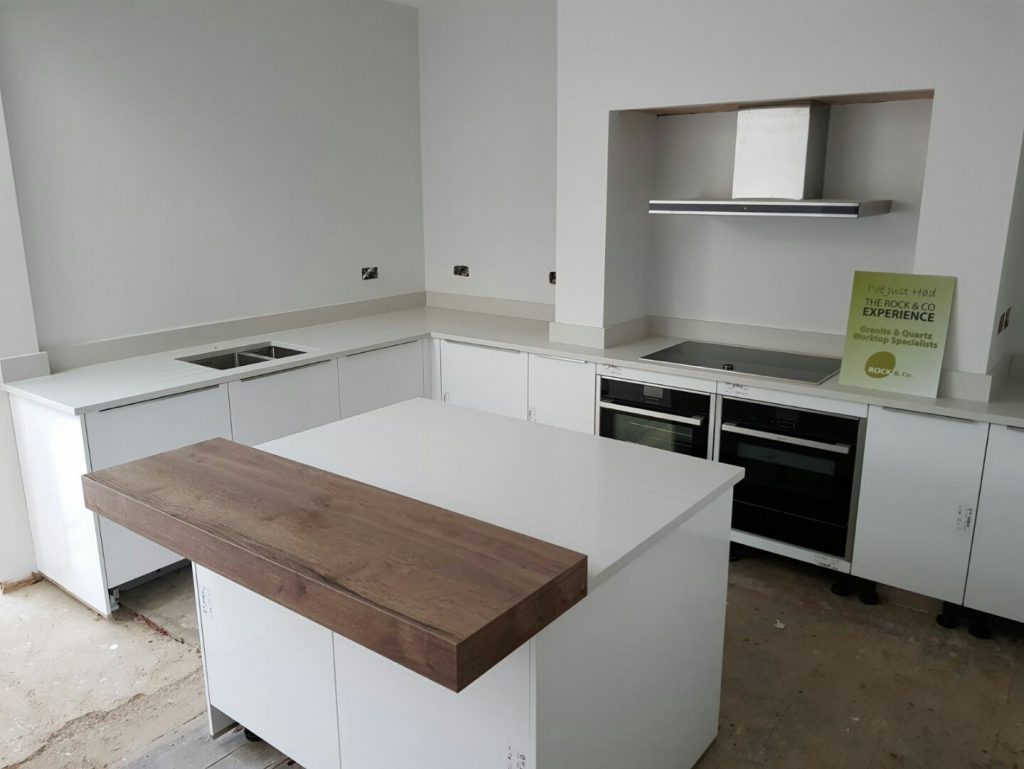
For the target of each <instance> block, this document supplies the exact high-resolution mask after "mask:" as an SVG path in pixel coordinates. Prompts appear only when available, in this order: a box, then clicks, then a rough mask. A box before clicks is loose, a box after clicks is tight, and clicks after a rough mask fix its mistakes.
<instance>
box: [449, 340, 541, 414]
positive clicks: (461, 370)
mask: <svg viewBox="0 0 1024 769" xmlns="http://www.w3.org/2000/svg"><path fill="white" fill-rule="evenodd" d="M526 361H527V355H526V353H522V352H520V351H519V350H508V349H505V348H502V347H484V346H482V345H475V344H465V343H463V342H452V341H449V340H445V341H444V342H443V343H442V344H441V389H442V391H443V395H442V398H441V400H443V401H444V402H445V403H451V404H454V405H456V406H465V407H467V408H471V409H479V410H480V411H490V412H492V413H495V414H504V415H505V416H509V417H516V418H518V419H526V405H527V395H526V389H527V385H526V369H527V362H526Z"/></svg>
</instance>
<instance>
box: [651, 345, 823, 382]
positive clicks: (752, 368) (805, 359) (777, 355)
mask: <svg viewBox="0 0 1024 769" xmlns="http://www.w3.org/2000/svg"><path fill="white" fill-rule="evenodd" d="M641 360H652V361H658V362H660V363H675V364H678V365H680V366H695V367H697V368H703V369H718V370H722V371H734V372H736V373H737V374H746V375H748V376H759V377H770V378H772V379H789V380H791V381H795V382H808V383H810V384H821V383H822V382H824V381H826V380H827V379H830V378H831V377H833V376H835V375H836V374H837V373H838V372H839V366H840V364H841V363H842V361H840V359H839V358H825V357H821V356H818V355H799V354H797V353H792V352H776V351H775V350H760V349H756V348H753V347H735V346H733V345H728V344H708V343H706V342H680V343H679V344H674V345H672V346H671V347H666V348H665V349H664V350H658V351H657V352H652V353H651V354H650V355H644V356H642V357H641Z"/></svg>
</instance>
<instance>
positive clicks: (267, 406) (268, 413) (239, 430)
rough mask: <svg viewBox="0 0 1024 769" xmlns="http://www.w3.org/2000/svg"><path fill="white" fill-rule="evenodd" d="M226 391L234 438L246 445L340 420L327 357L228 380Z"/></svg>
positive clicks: (335, 371) (333, 364) (333, 376)
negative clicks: (290, 367)
mask: <svg viewBox="0 0 1024 769" xmlns="http://www.w3.org/2000/svg"><path fill="white" fill-rule="evenodd" d="M228 395H229V396H230V398H231V428H232V431H233V432H234V437H235V440H236V441H237V442H238V443H244V444H245V445H246V446H255V445H256V444H259V443H265V442H266V441H272V440H274V439H275V438H283V437H284V436H286V435H291V434H292V433H298V432H302V431H303V430H308V429H310V428H311V427H319V426H320V425H325V424H327V423H328V422H336V421H337V420H339V419H341V407H340V405H339V403H338V364H337V363H336V362H335V361H333V360H325V361H321V362H320V363H311V364H309V365H308V366H299V367H298V368H293V369H288V370H287V371H280V372H277V373H274V374H263V375H257V376H254V377H249V378H248V379H242V380H240V381H238V382H231V383H229V384H228Z"/></svg>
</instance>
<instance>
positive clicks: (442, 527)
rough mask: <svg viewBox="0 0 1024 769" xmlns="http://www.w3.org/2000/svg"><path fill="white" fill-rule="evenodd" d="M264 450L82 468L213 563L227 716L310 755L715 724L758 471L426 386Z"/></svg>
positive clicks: (212, 598)
mask: <svg viewBox="0 0 1024 769" xmlns="http://www.w3.org/2000/svg"><path fill="white" fill-rule="evenodd" d="M260 449H261V450H262V452H257V451H254V450H251V449H245V448H244V447H240V446H236V445H235V444H231V443H229V442H226V441H212V442H208V443H206V444H199V445H197V446H194V447H189V448H186V449H181V450H178V451H175V452H169V453H168V454H164V455H157V456H156V457H152V458H150V459H145V460H140V461H138V462H134V463H130V464H128V465H123V466H119V467H115V468H111V469H110V470H105V471H101V472H98V473H94V474H92V475H90V476H87V477H86V479H85V494H86V501H87V504H88V506H89V507H90V508H91V509H93V510H95V511H96V512H98V513H99V514H101V515H104V516H107V517H109V518H111V519H112V520H114V521H115V522H117V523H119V524H121V525H124V526H127V527H128V528H131V529H134V530H135V531H137V532H138V533H140V534H143V535H144V536H146V537H148V538H150V539H152V540H154V541H156V542H158V543H159V544H161V545H163V546H165V547H168V548H170V549H171V550H174V551H175V552H177V553H179V554H181V555H182V556H183V557H187V558H190V559H191V560H192V561H193V563H194V570H195V579H196V587H197V592H196V596H197V604H198V609H199V613H200V629H201V638H202V645H203V657H204V672H205V674H206V684H207V696H208V701H209V711H210V727H211V731H213V732H214V733H216V732H219V731H221V730H223V729H224V728H226V727H227V726H228V725H230V724H231V723H232V722H233V721H237V722H239V723H241V724H243V725H245V726H246V727H247V728H249V729H250V730H252V731H253V732H256V733H257V734H259V735H260V736H262V737H263V738H264V739H266V740H267V741H268V742H270V743H271V744H273V745H274V746H275V747H277V748H279V749H280V750H282V751H283V752H285V753H286V754H288V755H289V756H291V757H292V758H294V759H295V760H297V761H298V762H300V763H301V764H302V765H303V766H305V767H307V769H321V768H324V769H326V768H327V767H339V766H345V768H346V769H370V768H373V769H393V768H394V767H406V766H409V767H411V766H419V767H431V768H435V767H436V769H441V768H442V767H444V768H445V769H488V767H494V769H499V768H500V769H506V768H509V767H515V768H516V769H521V768H522V769H525V768H526V767H530V768H531V769H533V768H536V767H539V768H541V769H548V768H550V769H575V768H576V767H578V768H579V769H584V767H586V768H587V769H594V768H600V767H607V769H612V768H613V767H614V768H615V769H618V768H619V767H623V766H632V767H649V768H651V769H654V768H658V769H661V768H662V767H663V768H664V769H669V767H672V768H673V769H678V767H689V766H692V765H693V764H694V763H695V762H696V760H697V759H698V758H699V757H700V755H701V754H702V753H703V751H704V750H706V748H707V747H708V746H709V745H710V743H711V742H712V740H713V739H714V737H715V734H716V732H717V728H718V724H717V721H718V705H719V693H720V685H721V667H722V643H723V633H724V620H725V598H726V577H727V567H728V559H727V554H728V541H729V522H730V511H731V489H732V487H733V485H735V483H737V482H738V481H739V480H740V478H741V477H742V471H741V470H739V469H737V468H733V467H729V466H725V465H720V464H713V463H709V462H705V461H702V460H697V459H693V458H689V457H685V456H680V455H676V454H672V453H669V452H659V451H656V450H652V449H648V448H645V447H641V446H637V445H633V444H628V443H622V442H617V441H611V440H606V439H601V438H597V437H594V436H588V435H582V434H577V433H571V432H568V431H564V430H559V429H556V428H549V427H545V426H541V425H537V424H530V423H525V422H520V421H518V420H514V419H508V418H504V417H499V416H494V415H489V414H484V413H480V412H474V411H470V410H466V409H461V408H458V407H452V406H446V405H443V404H438V403H435V402H432V401H426V400H423V399H416V400H412V401H406V402H404V403H400V404H397V405H395V406H391V407H388V408H385V409H380V410H378V411H373V412H369V413H367V414H363V415H361V416H358V417H354V418H352V419H348V420H344V421H341V422H335V423H332V424H329V425H325V426H323V427H319V428H316V429H313V430H309V431H306V432H303V433H298V434H296V435H293V436H290V437H288V438H284V439H281V440H278V441H273V442H271V443H268V444H264V445H263V446H261V447H260ZM239 452H252V455H251V456H246V455H244V454H240V453H239ZM263 452H265V454H264V453H263ZM267 454H269V455H273V456H267ZM253 466H258V469H259V472H258V473H257V475H258V477H261V478H262V479H263V481H262V482H258V483H256V484H255V485H252V484H249V485H246V484H245V483H242V481H241V480H240V478H243V477H246V476H247V474H248V475H252V473H251V469H252V467H253ZM169 468H170V469H169ZM282 479H284V480H282ZM249 480H251V479H249ZM369 487H374V488H369ZM268 500H269V502H268ZM246 510H248V511H249V513H248V517H247V516H246V514H245V511H246Z"/></svg>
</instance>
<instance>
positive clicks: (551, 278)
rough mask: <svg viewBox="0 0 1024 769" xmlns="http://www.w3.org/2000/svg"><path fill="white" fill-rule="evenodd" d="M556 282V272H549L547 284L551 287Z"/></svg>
mask: <svg viewBox="0 0 1024 769" xmlns="http://www.w3.org/2000/svg"><path fill="white" fill-rule="evenodd" d="M557 280H558V273H557V272H555V271H554V270H552V271H551V272H549V273H548V283H550V284H551V285H552V286H553V285H555V283H556V282H557Z"/></svg>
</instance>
